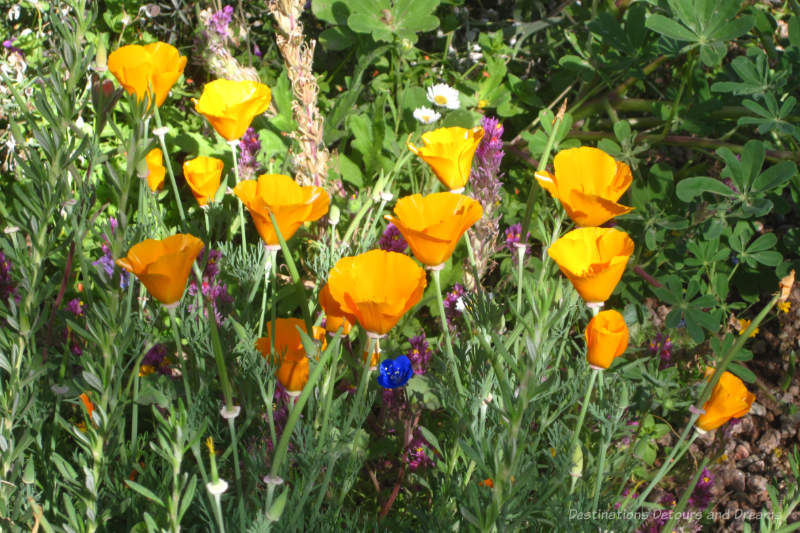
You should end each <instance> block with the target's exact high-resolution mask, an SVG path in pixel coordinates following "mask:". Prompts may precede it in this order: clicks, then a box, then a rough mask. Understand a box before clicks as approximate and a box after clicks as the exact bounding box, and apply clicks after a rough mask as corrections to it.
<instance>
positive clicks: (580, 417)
mask: <svg viewBox="0 0 800 533" xmlns="http://www.w3.org/2000/svg"><path fill="white" fill-rule="evenodd" d="M600 372H601V371H600V370H597V369H595V368H593V369H592V375H591V377H590V378H589V385H587V387H586V394H585V395H584V396H583V403H582V404H581V412H580V413H579V414H578V422H577V423H576V424H575V430H574V431H573V432H572V438H571V439H570V441H569V446H568V447H567V453H568V454H569V458H570V461H571V460H572V457H573V451H574V449H575V446H579V444H578V437H579V436H580V433H581V427H583V420H584V418H586V411H588V410H589V401H590V400H591V398H592V389H594V382H595V381H596V380H597V375H598V374H599V373H600ZM574 466H575V465H573V467H574ZM574 489H575V484H574V483H573V485H572V488H571V489H570V491H569V492H570V494H572V491H573V490H574Z"/></svg>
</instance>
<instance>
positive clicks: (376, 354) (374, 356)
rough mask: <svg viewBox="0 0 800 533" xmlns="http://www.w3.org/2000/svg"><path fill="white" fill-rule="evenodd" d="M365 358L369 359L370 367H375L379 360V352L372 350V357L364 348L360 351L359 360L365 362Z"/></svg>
mask: <svg viewBox="0 0 800 533" xmlns="http://www.w3.org/2000/svg"><path fill="white" fill-rule="evenodd" d="M367 359H369V366H370V368H372V369H375V368H376V367H377V366H378V363H380V361H381V352H372V357H370V355H369V354H368V353H367V351H366V350H364V351H363V352H361V361H362V362H363V363H364V364H367Z"/></svg>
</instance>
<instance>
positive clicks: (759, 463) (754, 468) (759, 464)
mask: <svg viewBox="0 0 800 533" xmlns="http://www.w3.org/2000/svg"><path fill="white" fill-rule="evenodd" d="M753 457H755V456H753ZM764 467H765V465H764V461H763V460H762V459H758V460H756V461H753V462H752V463H750V466H748V467H747V471H748V472H751V473H753V474H757V473H758V472H763V471H764Z"/></svg>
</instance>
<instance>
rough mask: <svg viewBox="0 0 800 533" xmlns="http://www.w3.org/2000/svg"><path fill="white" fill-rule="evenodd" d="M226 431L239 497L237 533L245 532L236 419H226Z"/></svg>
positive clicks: (243, 497)
mask: <svg viewBox="0 0 800 533" xmlns="http://www.w3.org/2000/svg"><path fill="white" fill-rule="evenodd" d="M228 430H230V433H231V446H233V469H234V475H235V476H236V490H237V491H238V493H239V497H238V498H236V499H237V500H238V501H239V531H245V530H246V529H247V528H246V526H245V524H244V520H245V512H244V500H245V495H244V490H242V472H241V469H240V468H239V445H238V443H237V440H236V418H235V417H233V416H232V417H229V418H228Z"/></svg>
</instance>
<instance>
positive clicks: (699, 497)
mask: <svg viewBox="0 0 800 533" xmlns="http://www.w3.org/2000/svg"><path fill="white" fill-rule="evenodd" d="M713 486H714V476H713V474H711V472H710V471H709V470H708V468H704V469H703V472H701V474H700V479H698V480H697V485H695V487H694V490H693V491H692V495H691V496H690V497H689V505H691V506H693V507H697V508H698V509H705V508H706V507H708V504H710V503H711V488H712V487H713Z"/></svg>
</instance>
